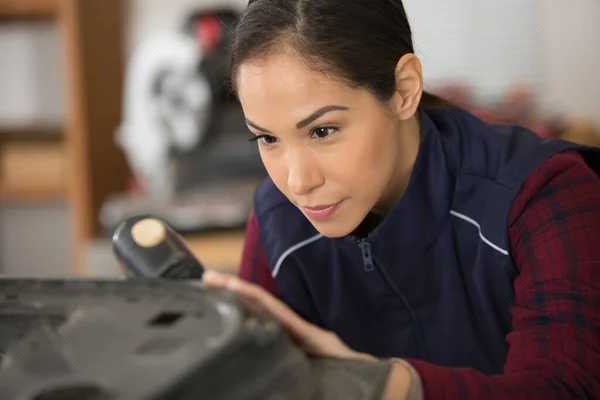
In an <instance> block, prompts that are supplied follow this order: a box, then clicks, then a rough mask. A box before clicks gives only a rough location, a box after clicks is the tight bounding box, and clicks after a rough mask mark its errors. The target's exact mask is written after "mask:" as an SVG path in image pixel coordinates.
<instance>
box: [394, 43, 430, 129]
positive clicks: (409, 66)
mask: <svg viewBox="0 0 600 400" xmlns="http://www.w3.org/2000/svg"><path fill="white" fill-rule="evenodd" d="M394 76H395V79H396V91H395V92H394V95H393V96H392V99H391V107H392V111H394V114H395V115H396V116H397V117H398V118H399V119H400V120H407V119H410V118H412V117H413V116H414V115H415V114H416V112H417V108H418V107H419V103H420V102H421V96H422V95H423V67H422V65H421V60H419V58H418V57H417V56H416V55H414V54H406V55H404V56H403V57H402V58H401V59H400V61H398V64H396V69H395V71H394Z"/></svg>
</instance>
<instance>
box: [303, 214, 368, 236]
mask: <svg viewBox="0 0 600 400" xmlns="http://www.w3.org/2000/svg"><path fill="white" fill-rule="evenodd" d="M308 220H309V221H310V223H311V224H312V225H313V226H314V227H315V229H316V230H317V231H319V233H320V234H321V235H323V236H325V237H328V238H331V239H335V238H341V237H344V236H348V235H350V234H351V233H352V232H354V231H355V230H356V228H357V226H358V224H353V223H352V222H350V221H345V222H337V221H335V222H334V221H313V220H311V219H310V218H309V219H308ZM349 222H350V223H349Z"/></svg>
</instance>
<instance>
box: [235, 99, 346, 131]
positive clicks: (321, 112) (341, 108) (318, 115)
mask: <svg viewBox="0 0 600 400" xmlns="http://www.w3.org/2000/svg"><path fill="white" fill-rule="evenodd" d="M348 110H349V108H348V107H344V106H325V107H321V108H319V109H318V110H317V111H315V112H314V113H312V114H311V115H309V116H308V117H306V118H304V119H303V120H302V121H300V122H298V123H297V124H296V128H297V129H302V128H304V127H305V126H307V125H309V124H311V123H312V122H314V121H315V120H317V119H319V118H321V117H322V116H323V115H325V114H327V113H329V112H332V111H348ZM246 124H247V125H248V126H251V127H253V128H254V129H256V130H257V131H260V132H264V133H268V134H272V132H271V131H270V130H268V129H265V128H262V127H260V126H258V125H256V124H255V123H254V122H252V121H250V120H249V119H248V118H246Z"/></svg>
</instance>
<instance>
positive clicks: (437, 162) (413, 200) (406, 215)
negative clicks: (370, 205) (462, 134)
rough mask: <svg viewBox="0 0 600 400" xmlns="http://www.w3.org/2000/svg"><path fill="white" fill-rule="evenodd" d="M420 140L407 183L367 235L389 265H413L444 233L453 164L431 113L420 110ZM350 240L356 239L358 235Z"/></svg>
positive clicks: (406, 266)
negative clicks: (393, 204)
mask: <svg viewBox="0 0 600 400" xmlns="http://www.w3.org/2000/svg"><path fill="white" fill-rule="evenodd" d="M419 113H420V114H419V115H420V119H421V141H420V145H419V152H418V154H417V159H416V161H415V166H414V168H413V173H412V175H411V178H410V180H409V183H408V186H407V188H406V190H405V192H404V194H403V196H402V198H401V199H400V200H399V201H398V203H397V204H396V205H395V206H394V207H393V208H392V210H391V211H390V213H389V214H388V215H387V216H386V218H385V219H384V220H383V221H382V222H381V223H380V224H379V226H378V227H377V228H375V229H374V230H373V231H372V232H371V233H370V234H369V235H368V236H367V237H366V238H365V239H366V240H367V241H368V242H369V243H371V246H372V252H373V254H374V255H375V256H376V257H377V258H378V259H379V260H380V262H383V263H384V264H385V265H386V266H388V267H393V266H396V265H398V268H402V269H404V268H410V267H411V266H412V265H413V264H414V263H415V262H416V261H417V260H418V259H419V258H420V257H421V256H422V255H423V254H424V253H425V252H426V251H427V249H428V248H429V247H430V246H431V245H432V244H433V243H434V242H435V240H436V239H437V237H438V236H439V235H440V234H441V232H442V230H443V228H444V226H445V225H446V221H447V219H448V216H449V213H450V209H451V207H452V194H453V192H454V187H455V174H454V172H453V171H454V168H452V166H451V165H449V160H448V157H447V155H446V151H445V149H444V147H443V143H442V140H441V137H440V131H439V130H438V128H437V127H436V125H435V123H434V122H433V120H432V119H431V118H430V117H429V115H428V114H427V113H426V112H424V111H422V110H420V111H419ZM347 240H350V241H353V242H357V240H358V238H356V237H353V236H352V237H348V238H347Z"/></svg>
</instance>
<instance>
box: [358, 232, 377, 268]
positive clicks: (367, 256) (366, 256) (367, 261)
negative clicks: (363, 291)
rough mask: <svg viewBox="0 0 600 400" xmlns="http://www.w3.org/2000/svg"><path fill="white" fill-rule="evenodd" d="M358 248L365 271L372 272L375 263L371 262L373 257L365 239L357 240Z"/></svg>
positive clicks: (369, 245) (369, 244)
mask: <svg viewBox="0 0 600 400" xmlns="http://www.w3.org/2000/svg"><path fill="white" fill-rule="evenodd" d="M358 247H359V248H360V252H361V254H362V259H363V264H364V266H365V271H367V272H371V271H373V270H374V269H375V263H374V262H373V256H372V254H371V243H369V242H367V239H359V240H358Z"/></svg>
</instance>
